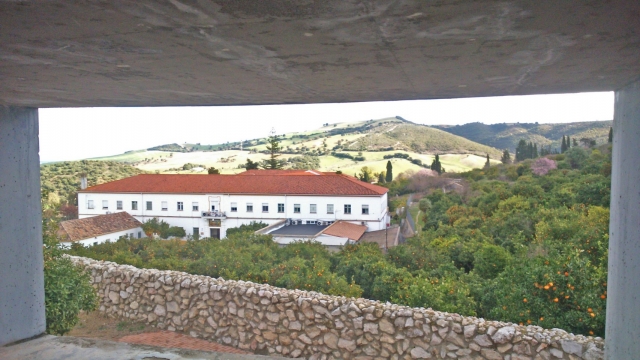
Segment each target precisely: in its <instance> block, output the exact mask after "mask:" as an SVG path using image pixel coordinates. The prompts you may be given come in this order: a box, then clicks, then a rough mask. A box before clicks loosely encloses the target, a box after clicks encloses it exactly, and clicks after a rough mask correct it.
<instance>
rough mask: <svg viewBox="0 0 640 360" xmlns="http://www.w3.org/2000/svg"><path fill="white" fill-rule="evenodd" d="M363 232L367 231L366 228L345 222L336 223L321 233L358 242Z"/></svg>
mask: <svg viewBox="0 0 640 360" xmlns="http://www.w3.org/2000/svg"><path fill="white" fill-rule="evenodd" d="M365 231H367V227H366V226H364V225H356V224H352V223H350V222H346V221H336V222H334V223H333V224H331V226H329V227H328V228H326V229H324V231H323V232H322V233H323V234H327V235H331V236H338V237H346V238H348V239H351V240H355V241H358V240H359V239H360V238H361V237H362V234H364V233H365Z"/></svg>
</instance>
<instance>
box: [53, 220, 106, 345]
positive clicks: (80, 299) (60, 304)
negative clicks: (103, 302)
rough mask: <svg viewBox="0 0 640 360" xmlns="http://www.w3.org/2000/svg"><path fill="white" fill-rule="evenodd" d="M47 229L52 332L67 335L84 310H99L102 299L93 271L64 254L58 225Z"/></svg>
mask: <svg viewBox="0 0 640 360" xmlns="http://www.w3.org/2000/svg"><path fill="white" fill-rule="evenodd" d="M45 224H47V226H49V227H50V228H45V229H44V230H43V237H44V253H43V255H44V296H45V299H44V303H45V314H46V321H47V327H46V331H47V333H49V334H55V335H64V334H65V333H68V332H69V331H71V329H73V327H74V326H75V325H76V324H77V323H78V314H79V313H80V310H84V311H91V310H95V309H96V307H97V305H98V302H97V296H96V292H95V290H94V288H93V287H92V286H91V283H90V281H89V274H87V273H86V272H84V270H83V269H82V268H80V267H79V266H76V265H74V264H73V263H72V262H71V260H69V259H67V258H65V257H63V255H62V251H61V250H60V246H59V243H58V240H57V239H56V237H55V231H54V229H56V228H57V227H56V226H55V224H53V223H51V222H45Z"/></svg>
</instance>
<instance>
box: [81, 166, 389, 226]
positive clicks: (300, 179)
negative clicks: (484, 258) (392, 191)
mask: <svg viewBox="0 0 640 360" xmlns="http://www.w3.org/2000/svg"><path fill="white" fill-rule="evenodd" d="M123 211H126V212H127V213H129V214H130V215H131V216H133V217H134V218H136V219H137V220H139V221H141V222H145V221H147V220H149V219H152V218H158V219H159V220H164V221H165V222H167V223H168V224H169V225H171V226H180V227H182V228H184V229H185V232H186V233H187V235H188V236H194V237H195V236H196V235H197V236H199V237H213V238H224V237H225V236H226V231H227V229H230V228H235V227H239V226H241V225H244V224H249V223H251V222H264V223H266V224H268V225H274V226H273V227H274V228H281V227H282V226H292V225H293V226H296V225H315V226H318V227H323V228H325V227H328V226H329V225H331V224H333V223H335V222H337V221H342V222H346V223H350V224H355V225H359V226H360V227H361V228H362V229H364V230H365V231H375V230H382V229H385V228H386V227H388V226H389V213H388V208H387V189H386V188H384V187H381V186H378V185H373V184H368V183H365V182H362V181H360V180H358V179H356V178H354V177H351V176H347V175H343V174H336V173H327V172H319V171H311V170H308V171H304V170H249V171H246V172H243V173H240V174H237V175H165V174H144V175H137V176H133V177H129V178H126V179H122V180H117V181H112V182H109V183H106V184H101V185H96V186H92V187H89V188H86V189H83V190H80V191H79V192H78V217H79V218H80V219H83V218H88V217H93V216H98V215H104V214H108V213H114V212H123ZM340 228H344V226H340ZM346 238H348V237H346Z"/></svg>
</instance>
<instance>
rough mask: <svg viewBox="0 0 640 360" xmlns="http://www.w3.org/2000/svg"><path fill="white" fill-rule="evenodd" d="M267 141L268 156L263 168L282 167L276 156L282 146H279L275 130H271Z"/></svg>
mask: <svg viewBox="0 0 640 360" xmlns="http://www.w3.org/2000/svg"><path fill="white" fill-rule="evenodd" d="M267 143H268V145H267V150H269V153H270V156H269V160H267V166H266V167H265V169H271V170H276V169H282V164H281V163H280V162H279V161H278V156H280V151H281V150H282V148H281V147H280V140H278V135H276V134H275V130H271V135H270V136H269V139H268V140H267Z"/></svg>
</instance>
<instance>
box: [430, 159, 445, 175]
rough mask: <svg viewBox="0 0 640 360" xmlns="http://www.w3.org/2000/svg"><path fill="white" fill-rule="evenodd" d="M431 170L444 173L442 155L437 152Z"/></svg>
mask: <svg viewBox="0 0 640 360" xmlns="http://www.w3.org/2000/svg"><path fill="white" fill-rule="evenodd" d="M431 170H434V171H437V172H438V174H442V173H443V172H444V169H443V168H442V164H441V163H440V155H438V154H436V157H435V158H434V159H433V162H432V163H431Z"/></svg>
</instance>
